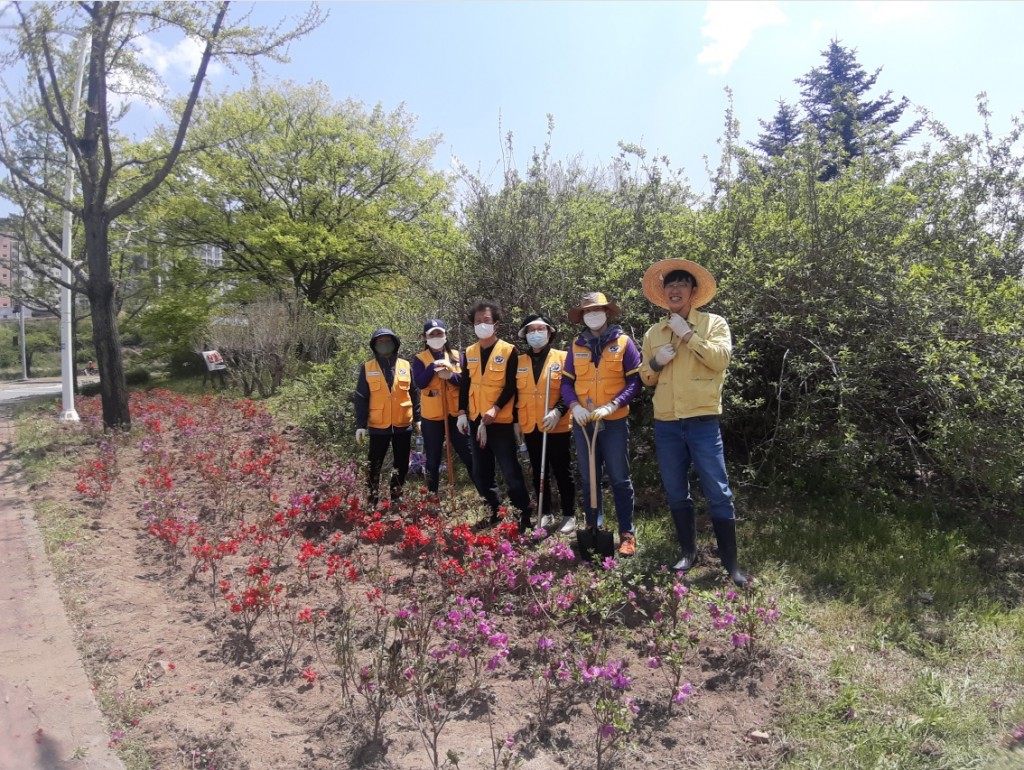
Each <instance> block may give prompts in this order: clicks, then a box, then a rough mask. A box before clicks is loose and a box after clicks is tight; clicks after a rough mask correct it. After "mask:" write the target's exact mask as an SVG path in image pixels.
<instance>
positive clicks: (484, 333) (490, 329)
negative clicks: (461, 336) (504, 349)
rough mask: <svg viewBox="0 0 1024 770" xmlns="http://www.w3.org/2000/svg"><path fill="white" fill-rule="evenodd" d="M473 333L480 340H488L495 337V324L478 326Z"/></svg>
mask: <svg viewBox="0 0 1024 770" xmlns="http://www.w3.org/2000/svg"><path fill="white" fill-rule="evenodd" d="M473 331H474V332H475V333H476V336H477V337H478V338H479V339H482V340H486V339H489V338H490V337H492V336H493V335H494V324H477V325H476V326H474V327H473Z"/></svg>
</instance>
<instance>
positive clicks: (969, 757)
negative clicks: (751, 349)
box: [740, 501, 1024, 770]
mask: <svg viewBox="0 0 1024 770" xmlns="http://www.w3.org/2000/svg"><path fill="white" fill-rule="evenodd" d="M745 529H746V530H747V532H746V534H747V536H746V538H744V540H743V545H742V546H741V551H740V555H741V559H744V560H747V559H749V561H750V562H752V563H754V564H757V565H767V569H765V570H764V571H763V574H761V575H759V577H761V579H762V580H764V581H766V582H767V583H768V584H769V585H771V584H774V583H776V582H780V583H781V582H786V583H789V584H791V585H792V586H793V587H794V588H795V590H796V592H797V596H798V602H799V604H800V605H801V606H803V607H804V608H805V612H806V615H805V617H804V618H803V619H802V621H801V622H797V623H795V624H793V625H791V630H792V634H793V635H792V637H791V639H790V640H789V641H790V642H791V643H792V645H793V648H794V650H798V651H799V652H794V671H795V672H796V675H795V681H794V683H793V685H792V687H791V688H790V689H789V691H788V692H787V694H786V696H785V698H784V703H783V716H782V719H781V720H780V723H779V724H778V726H777V727H778V729H779V731H780V732H781V734H782V735H783V736H784V740H785V742H786V744H787V745H788V746H789V748H790V751H789V753H788V756H787V758H786V760H785V761H784V762H783V764H782V767H784V768H824V767H841V768H844V770H847V769H848V770H861V769H863V770H868V769H869V768H870V770H878V769H879V768H892V769H893V770H897V769H898V770H938V769H940V768H949V769H950V770H953V769H959V768H981V767H986V768H987V767H1000V768H1001V767H1006V768H1009V767H1016V768H1024V755H1022V754H1021V752H1020V751H1019V750H1018V751H1016V752H1011V751H1009V750H1008V749H1007V747H1008V746H1010V745H1011V743H1013V741H1012V739H1011V735H1012V733H1013V732H1014V730H1016V729H1018V727H1019V726H1020V725H1021V724H1022V723H1024V608H1022V607H1021V606H1020V602H1019V597H1020V593H1019V592H1020V587H1021V580H1020V579H1021V575H1020V572H1019V567H1018V566H1016V565H1018V564H1019V563H1020V561H1019V559H1018V558H1017V555H1019V554H1021V553H1024V543H1022V542H1021V541H1020V539H1019V535H1018V540H1016V541H1012V542H998V539H997V538H994V537H993V536H992V535H991V534H990V533H989V532H988V531H987V530H986V529H985V528H984V526H983V525H982V523H981V522H980V521H966V520H962V519H961V520H956V519H948V518H943V517H942V516H940V515H938V514H937V513H936V512H935V511H933V510H931V509H929V508H927V507H925V506H923V505H918V504H900V505H883V504H877V505H865V504H856V503H852V502H847V501H823V502H822V503H820V504H818V505H812V504H808V503H794V504H793V506H792V507H789V508H782V507H780V506H778V505H777V504H774V505H771V506H769V507H766V509H764V510H760V511H757V513H756V515H754V516H753V517H752V520H751V521H750V523H749V524H747V525H746V527H745Z"/></svg>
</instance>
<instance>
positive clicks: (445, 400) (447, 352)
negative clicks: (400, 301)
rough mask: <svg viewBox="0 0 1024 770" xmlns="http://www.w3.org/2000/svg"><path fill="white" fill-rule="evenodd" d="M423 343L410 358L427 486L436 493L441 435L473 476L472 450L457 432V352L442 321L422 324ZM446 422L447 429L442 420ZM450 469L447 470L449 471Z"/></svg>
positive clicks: (459, 376) (459, 381)
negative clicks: (416, 394) (418, 405)
mask: <svg viewBox="0 0 1024 770" xmlns="http://www.w3.org/2000/svg"><path fill="white" fill-rule="evenodd" d="M423 341H424V343H425V347H424V349H423V350H421V351H420V352H419V353H417V354H416V357H415V358H414V359H413V361H412V379H413V382H414V383H415V384H416V387H417V388H418V389H419V391H420V416H421V417H422V420H421V421H420V426H421V430H422V433H423V451H424V454H425V455H426V463H425V465H426V471H427V489H429V490H430V491H431V492H433V493H435V494H436V493H437V490H438V486H439V482H440V469H441V458H442V457H443V455H444V449H445V438H446V434H447V438H448V440H450V441H451V444H452V449H453V450H454V451H455V454H457V455H458V456H459V459H461V460H462V463H463V465H465V466H466V471H467V472H468V473H469V477H470V479H472V478H473V454H472V449H471V448H470V446H469V439H468V438H467V437H466V436H465V435H463V434H462V433H460V432H459V429H458V423H457V418H456V415H457V414H458V411H459V386H460V385H461V384H462V364H461V360H462V359H461V355H460V353H459V351H458V350H453V349H452V347H451V345H449V344H448V330H447V328H446V327H445V325H444V323H443V322H442V321H438V320H437V319H431V320H429V321H427V322H426V323H425V324H423ZM446 420H447V422H448V427H447V431H446V429H445V421H446ZM449 472H451V471H449Z"/></svg>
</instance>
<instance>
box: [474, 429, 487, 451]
mask: <svg viewBox="0 0 1024 770" xmlns="http://www.w3.org/2000/svg"><path fill="white" fill-rule="evenodd" d="M476 443H477V444H479V445H480V448H481V449H483V448H484V447H485V446H487V426H486V425H484V424H483V423H482V422H481V423H480V427H479V428H477V429H476Z"/></svg>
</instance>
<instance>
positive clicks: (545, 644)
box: [537, 636, 555, 650]
mask: <svg viewBox="0 0 1024 770" xmlns="http://www.w3.org/2000/svg"><path fill="white" fill-rule="evenodd" d="M554 646H555V642H554V640H553V639H548V637H546V636H542V637H541V638H540V639H538V640H537V649H538V650H550V649H551V648H552V647H554Z"/></svg>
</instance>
